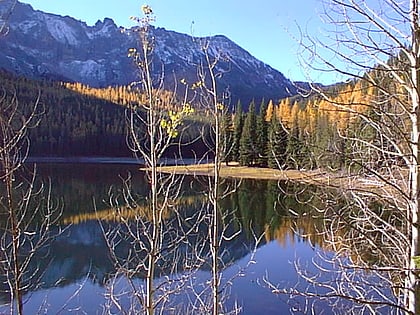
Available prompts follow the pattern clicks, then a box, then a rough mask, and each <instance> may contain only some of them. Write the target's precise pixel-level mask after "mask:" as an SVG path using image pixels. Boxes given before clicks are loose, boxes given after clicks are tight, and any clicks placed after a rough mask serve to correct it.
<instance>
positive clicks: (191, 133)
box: [0, 71, 208, 157]
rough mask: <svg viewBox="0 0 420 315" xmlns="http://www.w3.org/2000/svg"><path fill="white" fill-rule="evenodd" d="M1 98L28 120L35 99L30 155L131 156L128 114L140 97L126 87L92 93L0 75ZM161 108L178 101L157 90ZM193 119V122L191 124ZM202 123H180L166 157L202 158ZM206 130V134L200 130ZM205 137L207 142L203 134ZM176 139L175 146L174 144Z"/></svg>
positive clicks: (80, 86) (198, 120)
mask: <svg viewBox="0 0 420 315" xmlns="http://www.w3.org/2000/svg"><path fill="white" fill-rule="evenodd" d="M0 84H1V86H2V87H3V89H2V91H1V92H2V96H4V97H7V98H10V99H11V98H13V97H16V99H17V101H18V102H19V103H20V104H22V106H21V108H22V109H23V111H24V112H23V113H22V114H23V115H28V114H29V113H30V112H31V111H32V109H33V107H34V104H35V102H37V100H38V98H39V101H38V108H37V111H38V114H40V116H39V117H40V118H41V120H40V123H39V125H38V126H36V127H34V128H32V129H30V130H29V136H30V141H31V145H30V155H32V156H115V157H118V156H132V152H131V151H130V150H129V148H128V146H127V142H126V138H127V132H128V131H127V121H126V118H127V109H128V108H129V107H130V106H133V105H135V104H139V103H141V102H142V101H143V100H142V97H141V96H139V95H138V94H136V93H135V92H133V91H131V90H130V88H129V87H127V86H117V87H108V88H102V89H99V88H92V87H89V86H87V85H83V84H80V83H63V82H53V81H49V80H45V81H37V80H31V79H27V78H23V77H16V76H15V75H12V74H10V73H8V72H4V71H0ZM160 99H161V103H162V109H164V110H166V111H170V110H177V108H178V107H179V106H180V102H179V101H178V100H177V98H176V96H175V95H174V94H173V93H170V92H166V91H160ZM191 120H192V121H191ZM205 122H206V118H204V119H202V118H194V117H192V118H190V119H189V120H185V121H183V127H184V129H185V130H184V131H183V132H182V134H180V135H179V136H178V137H177V139H174V143H177V144H178V143H179V142H182V143H183V146H182V150H180V148H179V147H178V146H177V145H174V146H173V147H170V148H169V150H168V152H167V156H168V157H174V156H178V157H179V156H180V155H181V152H180V151H182V155H183V157H191V156H195V155H198V156H202V155H204V154H206V152H207V151H208V148H207V147H206V146H205V145H204V144H203V141H202V140H201V139H200V138H202V136H203V135H202V130H203V128H202V125H203V123H204V124H205ZM187 126H188V128H187ZM204 130H205V129H204ZM204 137H207V136H205V135H204ZM179 140H180V141H179Z"/></svg>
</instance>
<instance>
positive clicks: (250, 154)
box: [239, 101, 257, 166]
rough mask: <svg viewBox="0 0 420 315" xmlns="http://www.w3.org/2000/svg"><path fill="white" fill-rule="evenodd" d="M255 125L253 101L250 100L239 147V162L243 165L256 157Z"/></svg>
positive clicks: (247, 164)
mask: <svg viewBox="0 0 420 315" xmlns="http://www.w3.org/2000/svg"><path fill="white" fill-rule="evenodd" d="M256 126H257V117H256V115H255V103H254V102H253V101H252V102H251V104H250V105H249V109H248V113H247V115H246V118H245V121H244V126H243V129H242V136H241V140H240V147H239V152H240V156H239V163H240V164H241V165H243V166H250V165H252V164H254V162H255V158H256V151H257V150H256V149H257V148H256Z"/></svg>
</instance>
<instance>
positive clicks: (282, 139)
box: [267, 115, 287, 168]
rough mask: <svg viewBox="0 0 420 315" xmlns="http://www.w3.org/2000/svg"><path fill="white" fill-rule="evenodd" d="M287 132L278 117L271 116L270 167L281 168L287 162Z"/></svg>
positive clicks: (269, 129)
mask: <svg viewBox="0 0 420 315" xmlns="http://www.w3.org/2000/svg"><path fill="white" fill-rule="evenodd" d="M286 146H287V132H286V130H285V129H284V128H283V126H282V125H281V124H280V122H279V119H278V118H277V116H276V115H272V116H271V121H270V124H269V128H268V158H267V160H268V161H267V162H268V167H270V168H279V167H280V168H281V167H282V166H283V165H284V163H285V161H286Z"/></svg>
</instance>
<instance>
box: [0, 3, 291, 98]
mask: <svg viewBox="0 0 420 315" xmlns="http://www.w3.org/2000/svg"><path fill="white" fill-rule="evenodd" d="M10 1H11V0H3V1H0V12H6V11H7V8H8V7H7V6H8V5H10ZM8 27H9V32H8V34H7V36H5V37H4V38H1V39H0V68H3V69H5V70H8V71H11V72H13V73H16V74H20V75H24V76H29V77H33V78H45V77H47V78H58V79H61V80H69V81H78V82H81V83H84V84H89V85H92V86H95V87H104V86H109V85H126V84H129V83H131V82H132V81H133V80H135V78H136V76H137V75H136V69H135V67H134V66H133V63H132V61H131V60H130V59H129V58H128V57H127V51H128V49H129V48H132V47H135V46H136V45H137V43H138V37H137V36H138V35H137V33H136V32H130V31H128V32H126V33H124V32H122V28H119V27H118V26H117V25H116V24H115V22H114V21H113V20H112V19H110V18H105V19H104V20H103V21H98V22H96V24H95V25H93V26H88V25H87V24H86V23H84V22H81V21H78V20H76V19H74V18H72V17H69V16H66V17H63V16H59V15H55V14H49V13H45V12H42V11H35V10H34V9H33V8H32V7H31V6H30V5H28V4H23V3H20V2H18V3H17V5H16V7H15V8H14V10H13V12H12V14H11V15H10V17H9V19H8ZM152 31H153V36H154V38H155V60H156V61H157V63H158V64H159V67H156V69H159V70H156V71H161V69H162V67H161V66H160V65H164V71H165V76H166V78H168V81H169V83H168V86H167V87H168V88H171V84H173V82H171V80H172V81H173V80H178V79H181V78H186V79H191V80H192V81H195V80H196V73H197V68H196V67H197V63H199V60H200V58H203V54H202V49H201V48H202V47H201V44H202V43H203V42H204V41H206V42H209V43H210V45H209V50H208V51H209V54H210V55H211V56H212V57H213V58H215V57H218V58H219V57H220V63H219V64H218V71H219V73H220V82H219V86H220V87H221V89H229V91H230V93H231V95H232V103H234V102H236V100H238V99H241V100H242V101H243V103H244V104H247V102H249V101H250V100H251V99H255V101H257V102H258V101H259V100H260V99H262V98H265V99H266V100H267V99H275V100H276V99H280V98H283V97H286V96H289V95H291V94H294V93H295V91H296V89H295V87H294V85H293V84H292V82H291V81H290V80H288V79H287V78H285V77H284V75H283V74H282V73H280V72H279V71H277V70H275V69H273V68H271V67H270V66H268V65H266V64H264V63H263V62H261V61H259V60H258V59H256V58H255V57H253V56H252V55H250V54H249V53H248V52H247V51H245V50H244V49H242V48H241V47H240V46H238V45H236V44H235V43H234V42H233V41H231V40H230V39H228V38H227V37H225V36H222V35H217V36H213V37H206V38H196V37H192V36H189V35H186V34H180V33H177V32H173V31H168V30H165V29H163V28H153V29H152ZM174 78H176V79H174Z"/></svg>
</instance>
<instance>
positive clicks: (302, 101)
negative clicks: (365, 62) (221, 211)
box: [0, 71, 375, 169]
mask: <svg viewBox="0 0 420 315" xmlns="http://www.w3.org/2000/svg"><path fill="white" fill-rule="evenodd" d="M0 83H1V84H2V86H3V89H4V90H5V91H6V90H7V91H14V92H13V93H7V95H8V96H9V97H10V96H13V95H16V96H18V99H19V102H20V103H21V104H25V106H24V108H25V111H26V112H27V113H29V112H30V111H31V109H32V105H33V102H34V100H36V99H37V97H38V96H39V97H40V104H41V108H42V109H41V110H42V111H43V117H42V120H41V122H40V124H39V126H37V127H36V128H32V129H30V130H29V134H30V139H31V148H30V150H31V151H30V154H31V155H32V156H62V157H66V156H113V157H122V156H125V157H127V156H131V154H132V153H131V152H130V150H129V149H128V147H127V143H126V137H127V136H126V135H127V131H126V128H127V126H126V121H125V120H126V110H127V108H129V107H130V106H133V104H135V103H136V102H138V101H139V100H138V98H139V97H140V102H142V100H141V96H138V95H137V94H136V93H135V92H134V91H132V90H131V89H130V87H128V86H118V87H107V88H92V87H89V86H87V85H83V84H81V83H64V82H53V81H48V80H44V81H36V80H31V79H28V78H23V77H16V76H14V75H12V74H10V73H7V72H4V71H2V72H0ZM325 93H329V94H331V95H336V97H335V100H334V102H335V103H336V104H342V106H346V104H352V110H354V111H355V113H353V114H352V113H351V111H348V110H340V108H339V107H338V106H336V104H334V102H331V101H326V100H325V99H324V98H322V97H319V96H318V97H316V96H313V97H309V98H304V97H302V96H300V95H297V96H294V97H291V98H286V99H283V100H281V101H279V102H277V103H275V102H274V101H273V100H269V101H267V102H266V101H264V100H263V101H262V102H261V104H255V102H251V103H250V104H248V105H247V106H242V104H241V102H240V101H239V102H238V103H237V104H235V105H234V106H227V107H226V109H224V110H223V113H222V115H223V118H222V124H221V126H222V134H223V137H222V140H223V142H224V146H223V147H224V153H223V160H224V161H225V162H226V163H229V162H233V161H235V162H238V163H239V164H240V165H243V166H258V167H270V168H283V169H287V168H288V169H290V168H292V169H315V168H320V167H332V168H334V169H339V168H343V167H346V166H348V165H347V164H348V162H350V161H351V162H352V163H353V164H354V163H355V162H356V160H355V159H354V156H351V155H350V151H351V150H350V149H349V148H348V147H346V140H345V138H346V137H344V136H343V135H344V133H345V134H346V135H349V134H350V133H352V132H353V133H355V132H356V131H357V130H359V129H360V128H359V127H360V118H358V117H359V115H357V112H360V111H366V110H367V109H366V106H363V105H359V106H357V105H354V104H358V103H360V104H362V100H363V101H366V98H367V97H369V95H373V93H375V89H374V88H373V87H368V86H366V84H363V83H362V81H354V82H348V83H346V84H337V85H334V86H330V87H328V88H325ZM160 97H161V99H162V105H161V106H162V108H163V109H164V110H166V111H171V110H172V111H176V110H177V108H179V107H180V106H181V105H180V104H181V103H182V102H181V100H180V99H179V97H178V96H177V95H174V93H171V92H169V91H164V92H163V96H162V94H161V96H160ZM192 106H193V107H194V106H195V105H194V104H192ZM243 107H244V108H248V110H247V111H244V110H242V108H243ZM196 108H197V110H196V112H195V114H193V115H190V116H188V117H186V119H185V120H184V121H183V122H182V125H183V127H182V130H183V132H182V133H180V134H179V135H178V137H177V139H174V141H173V142H174V146H173V147H172V148H169V149H168V150H167V152H166V153H165V154H166V155H167V156H168V157H175V158H181V156H182V157H183V158H190V157H193V156H194V157H198V158H203V157H207V158H212V150H211V149H210V150H209V148H208V147H207V145H206V144H208V143H211V141H212V140H211V136H210V134H209V129H208V127H207V128H206V127H205V126H209V124H211V118H210V116H209V114H208V113H207V112H206V111H205V110H200V108H199V105H197V106H196ZM358 124H359V125H358ZM365 134H366V136H369V132H368V131H365ZM179 143H184V145H183V146H182V149H180V148H179V147H178V146H177V145H175V144H179Z"/></svg>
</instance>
